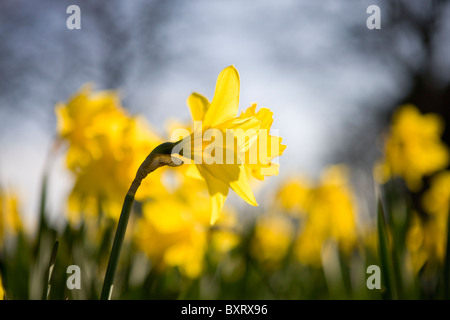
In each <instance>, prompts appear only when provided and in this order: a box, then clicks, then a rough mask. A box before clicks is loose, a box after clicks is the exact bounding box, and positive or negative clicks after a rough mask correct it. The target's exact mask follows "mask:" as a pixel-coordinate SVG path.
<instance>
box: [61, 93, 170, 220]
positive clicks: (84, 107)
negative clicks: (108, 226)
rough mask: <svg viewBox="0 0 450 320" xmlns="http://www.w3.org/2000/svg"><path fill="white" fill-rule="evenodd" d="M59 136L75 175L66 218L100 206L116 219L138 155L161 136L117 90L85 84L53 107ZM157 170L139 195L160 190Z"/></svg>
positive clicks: (91, 212)
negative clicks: (122, 100) (133, 111)
mask: <svg viewBox="0 0 450 320" xmlns="http://www.w3.org/2000/svg"><path fill="white" fill-rule="evenodd" d="M56 114H57V120H58V123H57V127H58V133H59V136H60V138H62V139H64V140H65V141H66V142H67V144H68V150H67V156H66V161H67V166H68V168H69V169H70V170H71V171H72V173H73V174H74V176H75V183H74V187H73V189H72V191H71V194H70V196H69V212H70V215H69V218H70V219H71V220H73V221H77V220H78V219H79V215H80V213H82V212H83V213H85V214H86V215H88V216H93V217H95V216H97V215H98V214H99V213H100V211H103V212H104V213H105V214H106V215H108V216H110V217H112V218H114V219H117V217H118V214H119V213H120V208H121V205H122V200H123V196H124V194H126V191H127V189H128V187H129V184H130V181H132V180H133V178H134V175H135V173H136V170H137V168H138V167H139V165H140V164H141V162H142V159H145V157H146V156H147V155H148V153H149V151H151V150H152V149H153V148H154V147H156V146H157V145H158V144H160V143H161V140H160V139H159V138H158V137H157V136H156V134H154V133H153V132H152V131H151V129H150V128H149V125H148V124H147V123H146V122H145V121H144V120H143V119H141V118H138V117H131V116H130V115H128V113H127V112H126V111H125V110H124V108H122V106H121V105H120V99H119V96H118V94H117V92H115V91H101V92H92V90H91V88H90V87H89V86H85V87H83V88H82V89H81V90H80V92H78V93H77V94H75V95H74V96H73V97H72V98H70V99H69V101H68V102H67V103H66V104H63V103H60V104H58V105H57V107H56ZM158 178H159V174H158V173H155V174H154V175H152V177H150V178H149V179H147V180H146V181H144V182H143V184H142V186H141V188H140V190H139V192H138V194H137V195H136V196H137V198H138V199H142V198H148V197H151V196H154V195H155V193H157V192H158V190H160V189H161V183H160V179H158Z"/></svg>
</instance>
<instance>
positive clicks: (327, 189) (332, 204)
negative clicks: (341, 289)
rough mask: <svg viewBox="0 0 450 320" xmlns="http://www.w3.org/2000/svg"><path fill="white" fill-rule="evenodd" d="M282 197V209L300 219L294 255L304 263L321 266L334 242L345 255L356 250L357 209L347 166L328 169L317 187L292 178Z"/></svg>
mask: <svg viewBox="0 0 450 320" xmlns="http://www.w3.org/2000/svg"><path fill="white" fill-rule="evenodd" d="M279 195H280V202H281V205H282V207H283V209H284V210H286V211H287V212H289V213H290V214H292V215H293V216H295V217H297V218H298V219H299V233H298V237H297V239H296V241H295V245H294V252H295V254H296V256H297V258H298V259H299V260H300V261H301V262H303V263H306V264H311V265H320V263H321V251H322V247H323V245H324V243H325V242H326V241H330V240H331V241H335V242H336V243H337V244H338V246H339V248H340V249H341V250H342V251H343V252H346V253H349V252H350V251H351V250H352V248H354V246H355V244H356V240H357V228H356V227H357V225H356V218H357V217H356V206H355V202H354V199H353V193H352V190H351V188H350V184H349V182H348V172H347V168H346V167H345V166H343V165H335V166H331V167H329V168H326V170H325V171H324V172H323V174H322V177H321V179H320V181H319V183H317V184H312V183H310V182H308V180H306V179H304V178H302V179H299V180H298V181H295V180H294V179H290V180H289V181H287V183H286V184H285V185H283V186H282V187H281V189H280V192H279Z"/></svg>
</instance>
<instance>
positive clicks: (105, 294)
mask: <svg viewBox="0 0 450 320" xmlns="http://www.w3.org/2000/svg"><path fill="white" fill-rule="evenodd" d="M133 202H134V195H132V194H127V195H126V197H125V201H124V203H123V207H122V212H121V213H120V218H119V224H118V226H117V231H116V235H115V236H114V242H113V247H112V250H111V255H110V257H109V262H108V267H107V269H106V274H105V281H104V283H103V289H102V293H101V296H100V299H102V300H110V299H111V295H112V291H113V286H114V276H115V273H116V270H117V264H118V262H119V256H120V251H121V249H122V244H123V240H124V238H125V232H126V231H127V225H128V220H129V219H130V213H131V208H132V206H133Z"/></svg>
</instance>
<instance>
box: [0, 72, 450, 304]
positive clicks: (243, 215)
mask: <svg viewBox="0 0 450 320" xmlns="http://www.w3.org/2000/svg"><path fill="white" fill-rule="evenodd" d="M224 88H227V89H229V90H225V89H224ZM230 88H231V89H230ZM217 99H221V100H217ZM238 99H239V75H238V73H237V70H236V69H235V68H234V67H229V68H226V69H225V70H224V71H223V72H222V73H221V75H219V79H218V82H217V84H216V92H215V94H214V98H213V100H212V102H209V100H208V99H207V98H206V97H204V96H202V95H200V94H198V93H194V94H192V95H191V96H189V97H188V99H187V104H188V107H189V108H190V111H191V116H192V118H193V120H194V121H196V120H205V121H206V124H204V126H202V127H198V126H197V127H196V123H195V122H194V126H189V125H186V124H183V123H182V122H179V121H176V120H172V122H171V123H170V125H168V128H167V131H168V133H167V136H169V134H170V132H171V131H172V130H173V129H174V128H185V129H186V132H189V134H188V135H187V136H185V137H181V138H183V141H184V143H189V142H192V140H194V139H195V138H194V135H193V134H194V133H195V132H196V130H199V131H201V132H203V131H205V130H206V129H207V128H208V126H213V127H215V128H217V129H219V130H225V129H227V128H239V127H244V128H253V129H255V131H254V132H255V136H258V134H260V135H265V136H264V137H263V138H262V140H258V139H252V137H251V136H250V137H249V139H248V140H245V139H244V140H239V138H240V137H237V136H236V137H235V139H236V141H241V144H239V143H238V144H236V145H237V147H238V148H241V149H240V155H241V156H242V157H243V158H244V157H246V158H248V157H250V152H251V148H255V147H256V148H259V145H258V141H269V144H276V145H277V146H278V149H277V150H278V151H277V152H275V153H270V152H269V153H267V155H265V158H264V159H262V158H261V157H258V159H257V161H256V163H253V164H243V165H234V166H233V165H231V166H230V167H225V168H224V169H223V170H222V169H221V167H220V166H221V165H219V164H212V165H210V164H205V163H202V164H184V165H181V166H180V167H176V168H168V167H161V168H159V169H158V170H156V171H155V172H152V173H151V174H150V175H149V176H148V177H147V178H146V179H144V180H143V182H142V185H141V186H140V188H139V189H138V192H137V194H136V202H135V204H134V206H133V214H132V219H131V223H130V226H129V228H130V229H129V232H127V234H126V241H125V243H124V248H123V254H122V256H121V260H120V267H119V270H118V274H117V281H116V282H117V283H116V284H115V287H116V289H115V292H116V294H117V297H118V298H123V299H147V298H148V299H161V298H168V299H190V298H195V299H197V298H201V299H211V298H215V299H248V298H251V299H305V298H306V299H316V298H319V299H321V298H339V299H342V298H356V299H367V298H370V299H372V298H374V299H378V298H386V297H390V298H420V297H423V296H426V297H438V298H440V297H445V296H446V292H447V291H445V290H444V289H445V287H446V286H445V281H444V279H445V277H444V276H442V275H445V272H446V270H449V269H448V268H449V265H448V263H449V262H448V261H449V260H448V256H449V250H448V248H447V243H448V239H449V234H448V223H449V222H448V213H449V210H450V208H449V203H450V187H449V186H450V173H449V171H448V170H447V169H446V168H447V167H448V164H449V156H448V153H449V151H448V146H447V145H446V144H445V143H444V142H443V141H442V140H441V134H442V132H443V130H444V128H445V126H444V120H443V119H441V118H440V117H438V116H437V115H435V114H430V113H428V114H423V113H421V112H420V111H419V110H418V109H417V108H416V107H414V106H412V105H406V106H401V107H399V108H398V110H397V111H396V112H395V113H394V115H393V117H392V122H391V124H390V126H389V128H387V130H386V132H385V134H384V135H383V136H382V137H381V138H382V140H381V141H382V146H381V148H380V158H379V160H378V161H377V162H376V163H375V164H374V168H373V173H374V182H375V183H376V189H377V194H376V196H377V197H378V205H375V204H374V205H373V206H374V208H375V209H376V210H375V211H376V212H377V214H376V216H370V217H363V216H362V215H361V213H362V210H361V207H363V206H364V205H367V202H365V201H363V200H362V199H361V198H360V197H359V195H360V193H358V192H357V190H356V189H355V185H354V180H353V177H354V172H353V168H352V167H351V166H350V165H348V164H344V163H341V164H330V165H329V166H327V167H326V168H325V169H324V170H323V171H322V173H321V174H320V175H319V176H317V177H314V176H308V175H306V174H305V173H301V172H295V173H293V174H289V175H287V176H285V177H282V178H280V179H278V182H277V183H276V187H274V188H271V189H269V190H268V191H265V190H264V189H262V190H261V194H262V195H263V196H262V197H261V195H260V194H259V193H257V194H256V196H255V194H254V190H257V188H254V187H253V186H254V185H255V183H257V182H259V181H260V180H264V179H265V177H266V176H273V175H277V174H278V172H279V167H278V164H276V163H274V162H273V160H274V158H275V157H277V156H279V155H281V154H282V153H283V151H284V149H285V146H284V145H282V144H281V138H279V137H277V136H273V135H272V133H271V132H270V131H269V129H271V125H272V122H273V113H272V112H271V111H270V110H269V109H267V108H264V107H263V108H259V109H258V108H257V105H256V104H252V105H251V106H250V107H249V108H247V109H246V110H244V111H243V112H242V113H240V114H239V113H238V103H239V102H238V101H239V100H238ZM218 101H220V103H219V102H218ZM224 101H225V102H229V103H230V105H231V107H230V108H231V109H233V112H230V113H229V114H222V113H220V108H219V107H218V106H217V105H221V104H222V103H224ZM215 108H218V109H215ZM55 112H56V115H57V126H56V132H57V137H56V138H55V143H54V145H55V148H53V149H51V151H50V153H49V158H52V157H53V158H57V157H63V158H64V161H65V165H66V168H67V170H68V171H69V172H70V173H71V176H72V178H73V185H72V188H71V190H70V192H69V194H68V196H67V201H66V207H65V210H66V223H65V224H63V225H62V226H61V225H60V224H58V225H56V224H53V223H52V221H51V220H50V219H49V218H48V214H47V210H48V209H47V207H46V205H45V201H46V192H47V184H48V180H47V175H48V174H49V172H50V171H51V166H50V167H49V168H47V169H48V171H47V172H45V174H44V179H43V183H42V199H41V205H40V221H39V225H38V228H37V231H36V232H35V233H34V234H33V233H30V232H29V230H27V229H25V228H24V227H23V221H22V216H21V213H20V199H19V197H18V196H17V195H16V194H15V193H14V192H12V191H11V190H9V189H7V188H1V189H0V248H1V251H0V261H1V264H0V267H1V268H0V271H1V273H0V275H1V278H0V279H1V282H0V296H3V293H4V294H5V296H6V297H7V298H11V299H28V298H32V299H36V298H45V299H64V298H70V299H96V298H98V296H99V294H100V288H101V280H102V279H103V275H104V272H105V268H106V263H107V258H108V254H109V250H110V248H111V240H112V236H113V235H114V230H115V226H116V225H117V222H118V218H119V213H120V209H121V205H122V202H123V198H124V196H125V194H126V192H127V189H128V187H129V186H130V183H131V181H132V180H133V178H134V176H135V174H136V170H137V169H138V167H139V166H140V164H141V163H142V161H143V159H145V157H146V156H147V155H148V154H149V152H150V151H152V150H153V149H154V148H155V147H156V146H158V145H160V144H161V143H162V142H164V141H166V140H167V139H166V138H165V137H162V136H160V135H159V134H157V133H156V130H155V129H154V128H153V127H152V126H151V125H150V124H149V123H148V122H147V121H145V119H144V118H142V117H140V116H135V115H131V114H130V113H129V112H128V111H127V110H126V109H125V108H124V107H123V106H122V105H121V99H120V95H119V94H118V91H114V90H110V91H94V90H93V89H92V86H91V85H86V86H83V87H82V88H81V89H80V90H79V91H78V92H76V93H75V94H74V95H73V96H72V97H70V98H69V99H68V101H67V102H65V103H59V104H57V106H56V108H55ZM209 114H214V116H209ZM208 123H209V124H208ZM260 129H267V130H264V131H261V130H260ZM258 138H259V137H258ZM206 147H207V145H203V144H202V148H201V150H200V151H201V152H203V151H204V150H205V148H206ZM219 147H220V146H219ZM224 148H225V147H224ZM268 149H269V150H270V148H268ZM198 151H199V150H195V149H194V151H193V153H192V154H191V155H190V156H192V158H193V159H195V157H196V154H195V153H196V152H198ZM182 158H184V159H188V158H189V155H186V154H183V155H182ZM49 163H50V164H51V161H49ZM223 166H227V164H224V165H223ZM234 173H238V174H237V176H234ZM230 188H231V189H232V190H234V191H235V192H236V194H237V195H238V196H240V197H241V198H242V199H244V200H245V201H246V202H247V203H249V204H256V199H261V200H259V201H258V204H259V206H258V207H257V208H253V207H251V206H246V207H242V206H239V205H236V204H235V203H233V202H232V201H228V202H227V203H225V199H226V197H227V196H228V192H229V189H230ZM241 202H242V201H241ZM377 220H378V221H377ZM211 222H214V223H213V224H211ZM55 241H58V244H59V249H58V251H57V255H56V259H54V260H52V259H50V257H51V252H52V249H53V250H55V248H58V245H56V243H55ZM384 253H387V254H385V255H384ZM382 257H385V258H386V257H388V258H387V260H383V259H382ZM49 259H50V265H52V266H53V268H52V270H53V272H52V274H51V276H50V277H48V270H49ZM72 264H75V265H78V266H80V268H81V270H82V288H83V289H82V290H78V291H72V290H68V289H67V287H66V286H65V280H66V277H67V275H66V267H67V265H72ZM373 264H375V265H380V266H381V268H382V270H383V272H385V273H383V274H387V275H388V276H389V277H387V278H383V283H382V285H383V290H381V291H371V290H368V289H367V287H366V267H367V266H369V265H373ZM387 266H388V267H387ZM19 273H20V275H21V277H18V276H17V275H18V274H19ZM383 277H384V276H383ZM48 279H50V280H48ZM388 279H390V280H388ZM48 285H50V287H51V290H50V291H48Z"/></svg>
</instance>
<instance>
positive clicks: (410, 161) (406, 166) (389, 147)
mask: <svg viewBox="0 0 450 320" xmlns="http://www.w3.org/2000/svg"><path fill="white" fill-rule="evenodd" d="M443 130H444V121H443V120H442V119H441V118H440V117H439V115H437V114H433V113H429V114H424V115H423V114H421V113H420V111H419V110H418V109H417V108H416V107H415V106H413V105H404V106H402V107H400V108H399V109H398V110H397V111H396V112H395V114H394V115H393V119H392V124H391V128H390V133H389V135H388V137H387V139H386V142H385V146H384V159H383V160H382V161H380V162H378V163H377V165H376V167H375V177H376V178H377V180H378V181H379V182H381V183H384V182H386V181H387V180H389V179H390V178H391V177H401V178H403V179H404V180H405V182H406V184H407V186H408V188H409V189H410V190H411V191H417V190H419V189H420V187H421V186H422V177H423V176H426V175H430V174H432V173H434V172H436V171H438V170H441V169H444V168H445V167H446V166H447V165H448V163H449V149H448V147H447V146H446V145H445V144H444V143H443V142H442V141H441V139H440V136H441V134H442V131H443Z"/></svg>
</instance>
